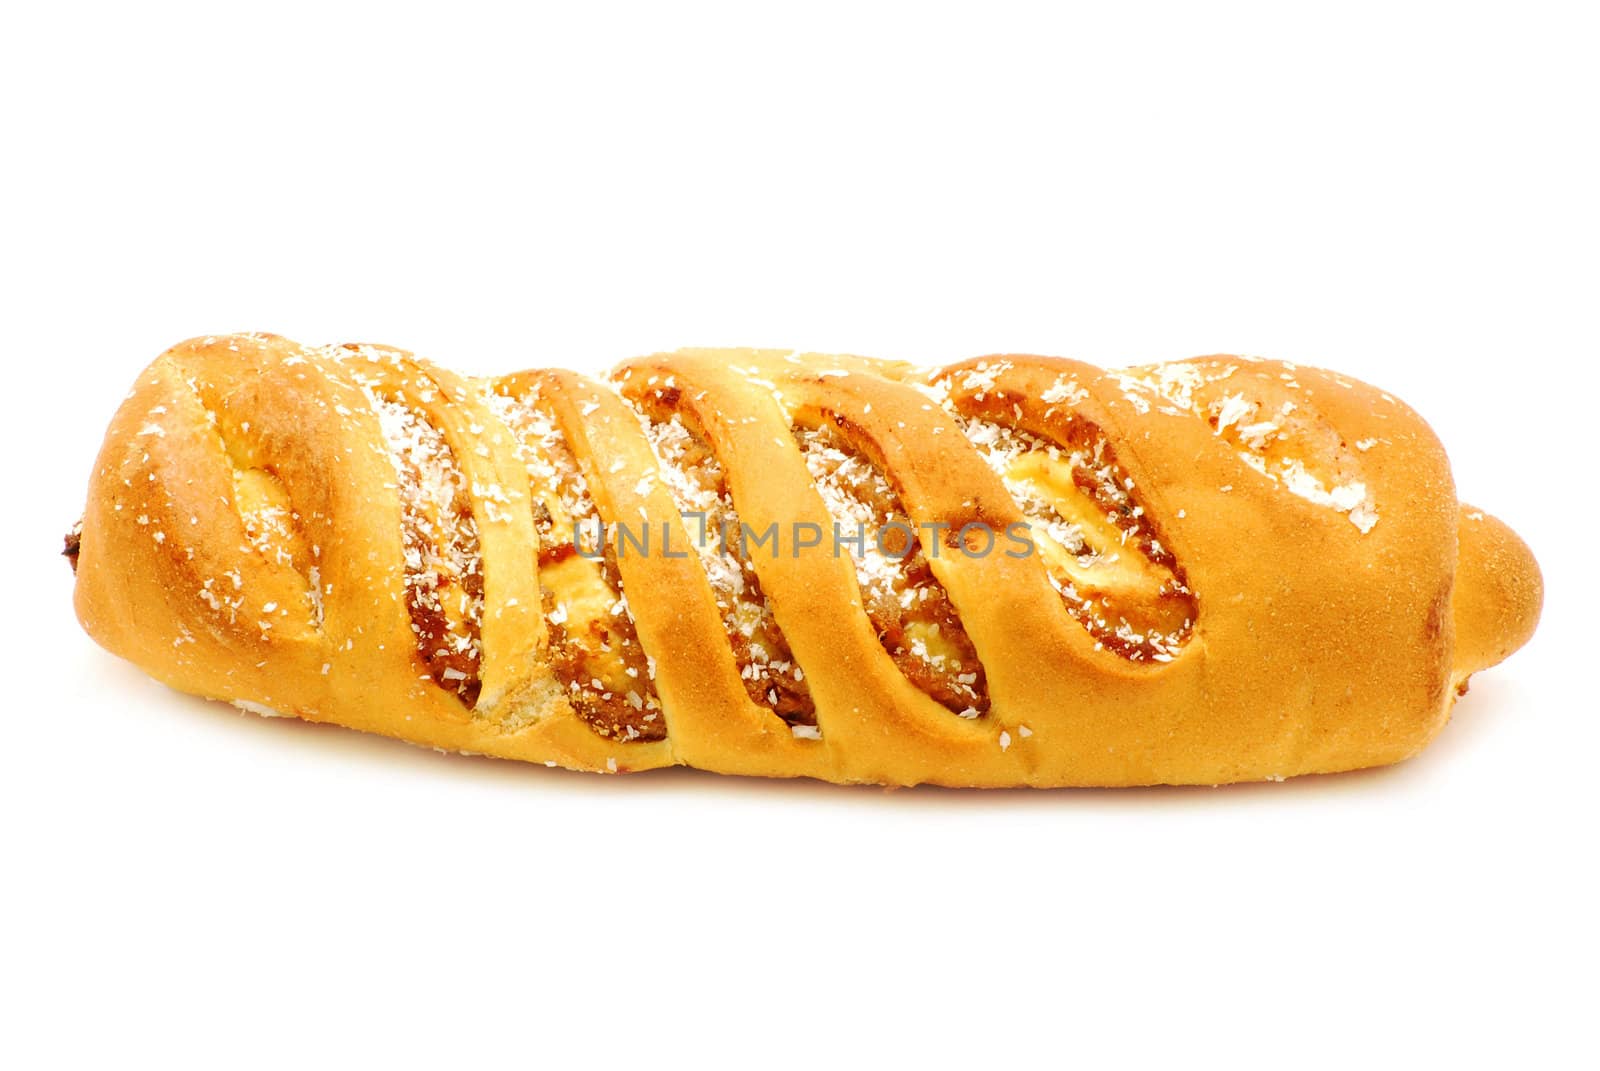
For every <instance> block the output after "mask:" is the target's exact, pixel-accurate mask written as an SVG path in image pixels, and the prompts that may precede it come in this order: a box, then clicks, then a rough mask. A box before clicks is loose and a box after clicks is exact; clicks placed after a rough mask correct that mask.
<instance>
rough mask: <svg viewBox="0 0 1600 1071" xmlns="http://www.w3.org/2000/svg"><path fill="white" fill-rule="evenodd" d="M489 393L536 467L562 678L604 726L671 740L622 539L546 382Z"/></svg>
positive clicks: (550, 622) (580, 710)
mask: <svg viewBox="0 0 1600 1071" xmlns="http://www.w3.org/2000/svg"><path fill="white" fill-rule="evenodd" d="M489 402H490V405H491V407H492V408H493V409H494V410H495V411H496V412H497V413H498V414H499V415H500V418H501V420H502V421H503V422H504V423H505V425H506V426H507V427H508V428H510V429H511V431H512V433H513V435H514V436H515V439H516V448H517V453H518V456H519V457H520V458H521V460H522V462H523V464H524V465H525V466H526V467H527V470H528V477H529V485H530V489H531V491H532V496H531V501H532V509H533V522H534V529H535V531H536V532H537V533H538V536H539V555H538V563H537V568H538V579H539V592H540V599H541V602H542V607H541V610H542V612H543V614H544V620H545V627H546V630H547V633H548V643H549V651H550V664H551V668H552V670H553V672H554V673H555V675H556V679H557V680H558V681H559V682H560V683H561V687H562V689H563V691H564V692H565V694H566V697H567V700H568V702H569V703H571V705H572V708H573V710H574V711H575V712H576V713H577V715H578V717H579V718H581V719H582V720H583V721H584V722H585V723H586V724H587V725H588V726H589V728H590V729H592V730H593V731H594V732H595V733H597V734H598V735H600V736H602V737H605V738H607V739H612V740H619V741H623V742H628V741H634V740H639V741H658V740H665V739H666V737H667V726H666V720H665V719H664V718H663V717H662V713H661V699H660V697H659V696H658V695H657V694H656V687H655V666H654V663H653V662H652V661H651V659H650V657H649V655H648V654H647V653H646V652H645V650H644V647H643V645H642V644H641V643H640V641H639V634H638V630H637V628H636V626H635V624H634V620H633V614H632V612H631V611H630V610H629V608H628V600H627V595H626V594H625V592H624V591H623V584H622V576H621V573H620V571H619V570H618V568H617V562H616V548H615V544H614V543H613V542H612V540H611V539H610V538H609V537H608V533H607V531H606V527H605V525H604V524H603V523H602V521H601V518H600V514H599V510H598V508H597V507H596V505H595V502H594V498H593V496H592V495H591V494H590V492H589V480H588V477H587V476H586V475H585V473H584V471H583V468H582V466H581V464H580V462H579V460H578V458H577V457H576V456H575V455H574V453H573V451H572V449H571V447H570V446H569V444H568V442H567V438H566V436H565V435H563V434H562V432H561V429H560V427H559V426H558V425H557V423H556V421H555V418H554V417H553V416H552V414H551V413H550V411H549V410H548V409H547V408H546V406H545V405H544V404H543V403H542V402H541V400H540V399H539V397H538V388H534V389H533V390H531V391H529V392H527V393H526V394H523V395H522V396H520V397H509V396H507V395H503V394H491V395H490V396H489Z"/></svg>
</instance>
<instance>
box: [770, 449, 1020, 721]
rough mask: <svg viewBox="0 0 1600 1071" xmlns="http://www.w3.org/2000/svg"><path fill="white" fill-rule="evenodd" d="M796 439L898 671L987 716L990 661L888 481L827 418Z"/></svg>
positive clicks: (961, 711)
mask: <svg viewBox="0 0 1600 1071" xmlns="http://www.w3.org/2000/svg"><path fill="white" fill-rule="evenodd" d="M794 436H795V441H796V443H797V444H798V445H799V447H800V452H801V456H802V457H804V459H805V463H806V469H807V471H808V472H810V474H811V479H812V482H813V484H814V485H815V486H816V489H817V493H818V494H819V495H821V496H822V501H823V504H824V505H825V506H826V507H827V509H828V513H829V515H830V516H831V517H832V518H833V523H834V529H835V531H834V532H833V533H829V535H828V537H827V538H829V539H832V540H833V544H832V545H833V546H834V547H835V548H837V549H838V551H839V552H840V553H847V554H849V555H850V557H851V560H852V561H853V563H854V565H855V575H856V587H857V589H858V591H859V592H860V595H861V606H862V609H863V610H864V611H865V612H866V614H867V617H868V619H869V620H870V621H871V622H872V628H873V632H874V633H875V634H876V635H877V637H878V642H879V643H880V644H882V645H883V649H884V651H885V652H886V653H887V654H888V655H889V657H890V658H891V659H892V660H893V661H894V664H895V667H896V668H897V669H899V670H900V672H901V673H902V674H904V675H905V677H906V679H907V680H909V681H910V682H911V683H912V684H914V685H916V687H917V688H919V689H920V690H921V691H922V692H924V693H925V694H927V695H928V696H929V697H931V698H932V699H934V700H935V701H936V702H938V703H940V704H941V705H942V706H944V707H945V708H947V709H948V710H950V711H951V712H952V713H954V714H958V715H960V716H961V717H964V718H978V717H982V716H983V715H985V714H987V713H988V712H989V690H988V681H987V679H986V677H985V674H984V669H983V663H982V662H980V661H979V660H978V654H977V650H976V649H975V648H974V647H973V644H972V641H971V639H970V638H969V637H968V636H967V633H966V629H965V628H964V627H963V626H962V624H961V618H960V616H959V615H958V614H957V613H956V609H955V606H954V605H953V604H952V603H951V601H950V596H949V594H948V593H947V592H946V591H945V589H944V585H942V584H941V583H939V581H938V579H937V578H936V577H935V576H934V574H933V569H932V567H931V566H930V565H929V563H928V556H927V553H926V551H925V550H924V543H923V540H922V538H921V534H920V533H919V532H918V530H917V526H916V524H915V522H913V521H912V520H911V518H910V516H909V514H908V513H907V512H906V510H905V508H904V506H903V505H902V504H901V502H900V496H899V494H898V493H897V492H896V490H895V488H894V486H893V485H892V484H891V483H890V482H889V479H888V477H887V476H886V475H885V474H884V472H883V471H882V469H881V468H879V466H877V465H876V464H874V463H873V462H872V461H871V460H869V458H868V457H867V456H866V455H864V454H862V453H861V452H859V451H858V450H856V449H855V447H854V445H853V444H852V443H851V442H850V441H849V440H848V439H847V438H846V436H845V433H844V432H843V430H841V429H840V428H839V427H837V426H836V425H835V424H834V423H833V422H831V421H828V420H827V419H825V418H824V419H823V420H822V421H821V422H819V423H818V424H816V425H814V426H806V425H797V426H796V427H795V428H794Z"/></svg>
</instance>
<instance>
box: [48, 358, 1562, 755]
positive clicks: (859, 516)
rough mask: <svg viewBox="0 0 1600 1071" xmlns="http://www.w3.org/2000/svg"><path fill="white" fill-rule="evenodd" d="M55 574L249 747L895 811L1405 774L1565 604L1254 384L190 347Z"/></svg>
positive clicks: (1468, 517)
mask: <svg viewBox="0 0 1600 1071" xmlns="http://www.w3.org/2000/svg"><path fill="white" fill-rule="evenodd" d="M602 532H603V533H604V541H603V542H602V539H601V533H602ZM68 554H69V555H70V556H71V557H72V558H73V560H74V563H75V565H76V568H77V588H76V605H77V611H78V616H79V618H80V619H81V621H82V622H83V626H84V628H85V629H87V630H88V632H89V634H90V635H91V636H93V637H94V639H95V640H96V641H98V642H99V643H100V644H101V645H103V646H104V647H105V648H107V649H108V650H110V651H112V652H113V653H115V654H118V655H121V656H123V657H125V658H128V659H130V660H132V661H133V662H135V663H137V664H138V665H140V666H141V667H143V668H144V669H145V670H146V671H147V672H149V673H151V674H152V675H154V676H155V677H157V678H159V679H160V680H162V681H164V682H166V683H167V684H169V685H171V686H172V687H174V688H177V689H180V690H182V691H186V692H192V693H195V694H198V695H203V696H209V697H213V698H219V699H226V700H230V701H232V702H233V703H235V704H236V705H238V706H240V707H242V708H244V709H246V710H253V711H258V712H261V713H272V712H283V713H286V714H287V713H292V714H294V715H296V716H298V717H302V718H307V719H310V720H314V721H328V722H336V723H339V724H341V725H347V726H350V727H352V728H356V729H363V730H366V731H370V732H377V733H385V734H388V735H391V736H397V737H401V738H403V739H406V740H410V741H413V742H415V743H419V744H425V745H431V746H434V747H439V748H448V749H454V750H463V751H471V752H480V753H486V754H490V755H498V756H503V757H506V758H516V759H527V760H536V761H542V762H545V763H547V764H549V765H560V766H566V767H571V768H576V769H585V770H613V771H625V770H643V769H649V768H652V767H658V766H667V765H672V764H686V765H690V766H695V767H699V768H702V769H707V770H715V771H720V772H724V773H738V774H761V775H772V776H806V777H816V778H823V779H827V780H832V781H845V782H878V783H882V784H889V785H906V784H915V783H918V782H935V783H939V784H946V785H969V786H1003V785H1039V786H1052V785H1138V784H1153V783H1203V784H1213V783H1220V782H1227V781H1241V780H1253V779H1264V778H1273V779H1277V778H1282V777H1286V776H1291V775H1295V774H1304V773H1314V772H1323V771H1334V770H1347V769H1352V768H1355V767H1363V766H1373V765H1379V764H1384V763H1391V762H1395V761H1398V760H1400V759H1404V758H1406V757H1408V756H1410V755H1412V754H1415V753H1416V752H1417V751H1418V750H1419V749H1420V748H1422V746H1423V745H1424V744H1426V743H1427V742H1428V740H1429V739H1430V738H1432V737H1433V735H1434V734H1435V733H1436V732H1438V731H1439V729H1440V728H1441V727H1442V726H1443V724H1444V722H1445V721H1446V720H1447V718H1448V715H1449V711H1450V707H1451V704H1452V703H1453V702H1454V700H1455V697H1456V695H1457V694H1458V693H1459V692H1461V691H1464V690H1465V687H1466V681H1467V677H1468V675H1469V674H1471V673H1473V672H1475V671H1477V670H1480V669H1483V668H1485V667H1487V666H1490V665H1493V664H1494V663H1496V662H1498V661H1499V660H1500V659H1502V658H1504V657H1505V656H1506V655H1508V654H1509V653H1510V652H1511V651H1513V650H1515V649H1516V648H1517V647H1518V646H1520V645H1521V644H1522V643H1523V642H1524V641H1525V640H1526V639H1527V638H1528V637H1529V635H1530V634H1531V633H1532V631H1533V627H1534V624H1535V622H1536V620H1537V618H1538V613H1539V607H1540V602H1541V583H1540V578H1539V573H1538V569H1537V566H1536V565H1535V563H1534V561H1533V558H1532V556H1531V555H1530V554H1529V552H1528V550H1527V548H1526V547H1525V546H1524V545H1523V544H1522V543H1521V541H1520V540H1519V539H1518V538H1517V537H1516V536H1515V535H1514V534H1513V533H1512V532H1511V531H1510V530H1509V529H1508V528H1506V527H1505V526H1504V525H1502V524H1501V523H1500V522H1499V521H1497V520H1494V519H1493V518H1491V517H1488V516H1486V515H1484V514H1483V513H1480V512H1478V511H1476V510H1473V509H1471V508H1468V507H1463V506H1461V505H1459V504H1458V503H1457V501H1456V497H1455V491H1454V488H1453V485H1452V483H1451V478H1450V472H1449V469H1448V467H1447V464H1446V461H1445V457H1444V454H1443V452H1442V451H1441V449H1440V447H1439V445H1438V443H1437V442H1436V440H1435V439H1434V437H1433V435H1432V433H1431V432H1430V431H1429V429H1428V428H1427V426H1426V425H1425V424H1424V423H1423V422H1422V420H1421V419H1419V418H1418V417H1417V416H1416V414H1414V413H1413V412H1411V410H1409V409H1407V408H1406V407H1405V406H1403V405H1401V404H1400V403H1398V402H1397V401H1395V400H1394V399H1393V398H1391V397H1389V396H1388V395H1387V394H1382V393H1380V392H1378V391H1376V390H1373V389H1371V388H1369V387H1367V386H1365V385H1362V384H1359V383H1355V382H1352V381H1350V380H1348V379H1344V378H1341V377H1339V376H1337V375H1333V374H1331V373H1328V372H1323V371H1317V370H1314V369H1309V368H1297V367H1295V366H1293V365H1288V364H1282V363H1277V362H1270V361H1256V360H1246V359H1242V358H1237V357H1206V358H1200V359H1197V360H1190V361H1181V362H1177V363H1172V364H1165V365H1155V366H1149V367H1141V368H1132V369H1127V370H1123V371H1118V372H1104V371H1101V370H1099V369H1096V368H1093V367H1091V366H1088V365H1084V364H1080V363H1077V362H1073V361H1066V360H1057V359H1049V358H1042V357H988V358H982V359H978V360H972V361H968V362H965V363H962V364H958V365H954V366H951V367H948V368H944V369H940V370H936V371H923V370H918V369H915V368H912V367H909V366H906V365H902V364H898V363H890V362H880V361H869V360H865V359H862V358H855V357H837V356H809V355H804V356H803V355H794V354H785V353H781V352H775V351H758V350H689V351H681V352H677V353H671V354H665V355H660V356H654V357H646V358H642V359H639V360H635V361H632V362H629V363H627V364H625V365H623V366H622V367H621V368H619V369H618V370H617V371H616V372H614V373H613V374H612V375H611V377H610V378H609V380H608V381H607V382H599V381H596V380H592V379H587V378H584V377H582V376H579V375H576V374H573V373H570V372H565V371H533V372H524V373H520V374H517V375H512V376H507V377H504V378H501V379H493V380H481V379H466V378H462V377H459V376H456V375H453V374H451V373H449V372H446V371H444V370H442V369H439V368H436V367H434V366H432V365H430V364H428V363H426V362H423V361H421V360H419V359H417V358H415V357H413V356H411V355H410V354H408V353H404V352H401V351H398V350H392V349H387V348H382V347H376V346H342V347H332V348H320V349H313V348H308V347H302V346H299V345H296V344H294V343H291V342H288V341H286V340H284V339H281V338H277V337H274V336H270V335H240V336H230V337H219V338H206V339H200V340H195V341H191V342H187V343H184V344H182V345H180V346H177V347H175V348H173V349H172V350H170V351H168V352H167V353H165V354H163V355H162V356H161V357H160V358H158V359H157V360H156V361H155V363H154V364H152V365H151V366H150V368H149V369H148V370H147V371H146V372H145V373H144V375H142V376H141V377H140V379H139V381H138V384H137V385H136V386H135V387H134V389H133V392H132V393H131V394H130V395H129V396H128V399H127V401H126V402H125V403H124V404H123V406H122V407H121V409H120V411H119V412H118V413H117V415H116V418H115V420H114V421H113V423H112V425H111V428H110V431H109V433H108V435H107V438H106V442H105V446H104V448H103V450H102V452H101V455H100V458H99V461H98V464H97V467H96V470H95V474H94V477H93V481H92V485H91V487H90V492H89V499H88V506H87V511H86V513H85V515H84V518H83V521H82V525H81V528H80V529H75V530H74V532H73V534H72V535H71V536H69V538H68Z"/></svg>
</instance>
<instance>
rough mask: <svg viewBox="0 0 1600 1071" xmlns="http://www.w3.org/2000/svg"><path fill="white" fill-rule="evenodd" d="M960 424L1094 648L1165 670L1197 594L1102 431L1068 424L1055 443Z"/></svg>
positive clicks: (991, 424)
mask: <svg viewBox="0 0 1600 1071" xmlns="http://www.w3.org/2000/svg"><path fill="white" fill-rule="evenodd" d="M957 419H958V420H959V421H960V423H961V425H962V429H963V431H965V433H966V436H967V439H968V441H969V442H971V443H972V444H973V446H974V447H975V448H976V449H977V450H978V452H979V454H981V455H982V457H983V459H984V460H985V461H986V462H987V463H988V464H989V467H990V468H992V469H993V470H994V472H995V473H996V475H998V476H999V477H1000V479H1001V481H1002V482H1003V483H1004V484H1005V486H1006V490H1007V491H1009V492H1010V494H1011V496H1012V498H1013V500H1015V502H1016V504H1017V508H1018V509H1019V510H1020V511H1021V512H1022V515H1023V519H1024V521H1025V523H1026V524H1027V526H1028V536H1029V539H1030V540H1031V542H1032V544H1033V548H1034V551H1035V553H1037V554H1039V555H1040V557H1041V558H1042V560H1043V562H1044V565H1045V571H1046V574H1047V575H1048V576H1049V579H1050V584H1051V586H1052V587H1054V588H1055V589H1056V591H1057V592H1058V593H1059V594H1060V595H1061V598H1062V601H1063V602H1064V603H1065V604H1066V607H1067V611H1068V613H1070V614H1071V615H1072V617H1073V618H1074V619H1075V620H1076V621H1078V623H1079V624H1081V625H1082V626H1083V627H1084V628H1085V629H1086V630H1087V631H1088V632H1089V633H1090V635H1092V636H1093V637H1094V639H1095V642H1096V645H1097V646H1099V647H1102V648H1104V649H1106V650H1109V651H1112V652H1114V653H1116V654H1118V655H1121V656H1122V657H1124V658H1126V659H1128V660H1130V661H1133V662H1170V661H1171V660H1172V659H1173V658H1174V657H1175V656H1176V654H1177V653H1178V652H1179V651H1180V650H1181V649H1182V648H1183V646H1184V645H1185V644H1186V643H1187V642H1188V640H1189V637H1190V635H1191V633H1192V632H1193V629H1194V621H1195V616H1196V613H1197V607H1196V602H1195V598H1194V594H1193V592H1191V591H1190V590H1189V587H1188V584H1187V582H1186V580H1185V578H1184V574H1183V569H1182V567H1181V566H1180V565H1179V563H1178V561H1177V559H1176V558H1175V557H1174V556H1173V554H1172V552H1171V550H1170V549H1169V548H1168V547H1167V546H1165V545H1164V544H1163V543H1162V542H1161V540H1160V538H1159V534H1158V533H1157V531H1156V529H1155V526H1154V523H1153V522H1152V521H1151V519H1150V517H1149V516H1148V514H1147V513H1146V511H1145V509H1144V507H1143V505H1141V503H1140V501H1139V499H1138V497H1137V495H1136V493H1135V492H1136V489H1135V487H1134V483H1133V480H1132V479H1131V478H1130V477H1129V476H1128V474H1127V473H1126V472H1125V471H1124V470H1123V468H1122V466H1121V465H1119V464H1118V463H1117V460H1116V455H1115V451H1114V450H1113V449H1112V447H1111V444H1110V443H1109V442H1108V441H1107V439H1106V437H1105V436H1104V435H1103V434H1102V433H1101V432H1100V430H1099V428H1097V427H1096V426H1095V425H1094V424H1092V423H1091V422H1089V421H1088V420H1086V419H1084V418H1082V417H1074V418H1072V419H1071V420H1070V421H1069V422H1068V424H1067V425H1066V426H1067V428H1068V431H1067V433H1066V434H1065V435H1064V436H1063V441H1062V442H1053V441H1048V440H1046V439H1043V438H1041V437H1040V436H1038V435H1035V434H1033V433H1031V432H1028V431H1025V430H1023V429H1021V428H1016V427H1011V426H1009V425H1005V424H1001V423H998V422H996V421H993V420H987V419H983V418H979V417H974V416H969V415H964V414H961V413H957Z"/></svg>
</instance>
